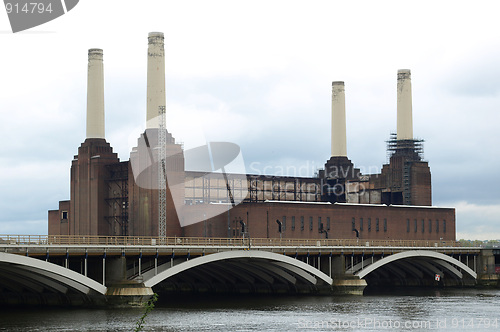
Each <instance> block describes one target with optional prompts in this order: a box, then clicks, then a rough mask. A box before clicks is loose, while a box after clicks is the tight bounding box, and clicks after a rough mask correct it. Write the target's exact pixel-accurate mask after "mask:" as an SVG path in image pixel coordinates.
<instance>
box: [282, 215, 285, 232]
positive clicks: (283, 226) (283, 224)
mask: <svg viewBox="0 0 500 332" xmlns="http://www.w3.org/2000/svg"><path fill="white" fill-rule="evenodd" d="M282 220H283V221H282V223H281V231H282V232H284V231H285V230H286V216H283V219H282Z"/></svg>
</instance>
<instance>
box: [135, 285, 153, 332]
mask: <svg viewBox="0 0 500 332" xmlns="http://www.w3.org/2000/svg"><path fill="white" fill-rule="evenodd" d="M157 300H158V294H156V293H154V294H153V297H152V298H150V299H149V301H148V302H146V303H145V304H144V306H145V310H144V313H143V314H142V316H141V318H139V319H138V320H137V322H136V325H137V327H136V328H135V330H134V332H138V331H142V329H143V328H144V321H145V320H146V317H147V316H148V314H149V313H150V312H151V310H153V309H154V307H155V302H156V301H157Z"/></svg>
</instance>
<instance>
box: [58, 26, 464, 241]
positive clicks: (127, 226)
mask: <svg viewBox="0 0 500 332" xmlns="http://www.w3.org/2000/svg"><path fill="white" fill-rule="evenodd" d="M148 40H149V51H148V100H147V109H148V111H147V117H146V118H147V128H148V129H146V131H145V132H144V133H142V134H141V135H140V137H139V139H138V142H137V146H136V147H135V148H134V149H133V150H132V152H131V154H130V160H129V161H124V162H120V160H119V159H118V157H117V155H116V154H115V153H113V149H112V148H111V146H110V144H109V143H108V142H106V140H105V138H104V123H103V121H104V101H103V96H104V92H103V69H102V54H103V53H102V50H98V49H91V50H89V76H88V77H89V81H88V102H87V114H88V118H87V139H86V140H85V142H84V143H82V145H81V146H80V148H79V149H78V155H77V156H75V158H74V160H73V161H72V164H71V183H70V186H71V197H70V200H69V201H61V202H60V203H59V209H58V210H53V211H49V216H48V217H49V218H48V219H49V226H48V233H49V235H101V236H159V235H160V234H161V232H160V229H163V230H164V232H165V235H166V236H192V237H242V236H251V237H260V238H276V237H280V236H281V237H282V238H283V237H284V238H299V239H300V238H304V239H320V238H325V237H327V236H328V237H329V238H337V239H351V238H359V239H360V240H365V239H366V240H368V239H383V240H395V239H398V240H433V241H438V240H440V239H443V240H454V239H455V210H454V209H452V208H437V207H432V206H431V205H432V195H431V192H432V190H431V173H430V169H429V166H428V163H427V162H426V161H424V160H423V157H422V153H423V148H422V142H423V141H422V140H417V139H413V138H412V137H413V128H412V126H411V84H410V71H409V70H400V71H398V87H404V89H403V88H401V89H399V90H398V133H397V136H395V135H394V136H393V137H392V138H391V139H390V140H389V141H388V151H389V153H390V160H389V163H388V164H387V165H384V166H383V167H382V171H381V173H380V174H361V172H360V170H359V169H357V168H355V166H354V164H353V163H352V162H351V161H350V160H349V159H348V158H347V152H346V151H347V150H346V134H345V102H344V99H345V96H344V83H343V82H333V84H332V87H333V88H332V89H333V90H332V128H333V130H332V155H331V158H330V159H329V160H327V161H326V163H325V167H324V169H323V170H320V171H319V172H318V175H317V176H314V177H309V178H304V177H288V176H262V175H260V176H258V175H252V174H239V175H238V174H226V173H225V172H222V173H220V172H219V173H212V174H211V173H210V172H207V171H193V170H189V171H187V170H185V165H186V164H187V162H188V161H189V162H190V163H191V164H193V158H192V157H193V153H192V151H190V150H188V151H184V150H183V148H182V146H181V145H180V144H178V143H176V142H175V139H174V138H173V137H172V135H171V134H170V133H168V131H167V130H166V129H164V127H163V123H164V119H163V118H161V117H155V115H156V110H158V109H159V111H160V112H159V114H164V110H165V86H164V84H165V79H164V75H165V73H164V51H163V34H162V33H158V32H155V33H151V34H150V35H149V39H148ZM150 69H151V70H150ZM400 90H401V91H400ZM400 94H401V95H400ZM400 108H401V109H400ZM162 110H163V111H162ZM400 118H401V119H400ZM400 120H401V121H400ZM400 127H401V129H400ZM210 144H212V143H210ZM233 145H234V144H233ZM201 148H203V147H201ZM237 150H238V152H239V147H237ZM199 151H206V152H207V153H210V149H209V148H208V145H207V146H206V150H203V149H201V150H199ZM162 156H165V157H162ZM199 156H200V155H198V156H196V157H199ZM194 161H198V159H196V158H194ZM207 161H208V163H209V164H210V162H212V161H213V160H211V159H210V157H207V159H206V160H205V161H204V162H205V163H207ZM201 162H202V163H203V161H201ZM194 164H195V165H196V163H194ZM202 168H203V167H202ZM220 168H222V169H223V168H224V165H222V166H221V167H219V169H220ZM162 172H163V173H165V174H168V178H167V176H166V175H162V174H163V173H162ZM162 176H164V177H162ZM162 181H163V182H164V181H166V182H167V183H168V185H167V187H164V186H162V185H161V183H162ZM235 201H236V202H237V203H240V201H241V203H240V204H237V203H235ZM188 220H189V221H188ZM279 224H281V233H280V232H279V228H278V227H279ZM163 226H164V228H162V227H163Z"/></svg>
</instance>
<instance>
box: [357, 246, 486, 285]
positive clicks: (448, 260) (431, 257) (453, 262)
mask: <svg viewBox="0 0 500 332" xmlns="http://www.w3.org/2000/svg"><path fill="white" fill-rule="evenodd" d="M412 260H415V261H416V263H417V264H416V265H417V266H419V267H423V268H425V269H427V270H429V271H434V272H439V269H437V267H436V265H437V266H439V267H440V268H441V269H443V270H446V271H448V272H449V273H450V274H451V275H453V276H455V277H456V278H459V279H462V278H463V274H462V272H460V271H459V269H460V270H462V271H465V272H466V273H467V274H468V275H469V276H471V277H472V278H474V279H477V273H476V272H474V271H473V270H472V269H471V268H469V267H468V266H467V265H465V264H464V263H462V262H460V261H459V260H457V259H455V258H453V257H450V256H448V255H445V254H442V253H439V252H436V251H432V250H410V251H403V252H400V253H397V254H392V255H390V256H386V257H384V258H382V259H380V260H378V261H376V262H374V263H373V264H370V265H368V266H366V267H365V268H363V269H362V270H360V271H358V272H356V273H355V275H356V276H358V277H359V278H365V277H366V276H367V275H369V274H370V273H372V272H374V271H376V270H377V269H379V268H381V267H382V266H387V264H389V263H392V262H399V261H400V262H402V263H403V262H404V263H403V264H404V265H406V267H408V268H409V269H412V270H415V267H411V266H408V263H411V262H412ZM392 270H395V271H398V268H396V267H393V268H392ZM417 273H418V272H417Z"/></svg>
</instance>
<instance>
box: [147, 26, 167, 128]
mask: <svg viewBox="0 0 500 332" xmlns="http://www.w3.org/2000/svg"><path fill="white" fill-rule="evenodd" d="M147 81H148V87H147V114H146V127H147V128H159V127H160V124H159V117H158V107H159V106H165V104H166V101H165V49H164V37H163V32H150V33H149V34H148V78H147Z"/></svg>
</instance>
